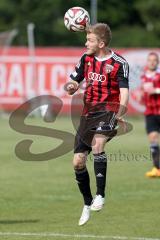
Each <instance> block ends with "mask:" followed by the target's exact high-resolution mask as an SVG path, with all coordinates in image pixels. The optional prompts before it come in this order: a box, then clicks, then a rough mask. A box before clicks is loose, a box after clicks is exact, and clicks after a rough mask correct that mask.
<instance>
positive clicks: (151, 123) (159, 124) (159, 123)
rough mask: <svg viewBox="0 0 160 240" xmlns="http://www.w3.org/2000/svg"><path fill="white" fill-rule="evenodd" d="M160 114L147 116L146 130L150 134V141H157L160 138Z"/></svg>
mask: <svg viewBox="0 0 160 240" xmlns="http://www.w3.org/2000/svg"><path fill="white" fill-rule="evenodd" d="M159 117H160V116H157V115H149V116H146V118H145V122H146V131H147V134H148V139H149V141H150V142H157V143H158V140H159V133H160V119H159Z"/></svg>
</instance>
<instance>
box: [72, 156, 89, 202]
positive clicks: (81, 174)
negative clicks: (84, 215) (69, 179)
mask: <svg viewBox="0 0 160 240" xmlns="http://www.w3.org/2000/svg"><path fill="white" fill-rule="evenodd" d="M86 160H87V152H84V153H75V154H74V158H73V167H74V171H75V176H76V181H77V184H78V187H79V190H80V192H81V194H82V196H83V199H84V204H85V205H87V206H90V205H91V202H92V194H91V189H90V179H89V174H88V170H87V167H86Z"/></svg>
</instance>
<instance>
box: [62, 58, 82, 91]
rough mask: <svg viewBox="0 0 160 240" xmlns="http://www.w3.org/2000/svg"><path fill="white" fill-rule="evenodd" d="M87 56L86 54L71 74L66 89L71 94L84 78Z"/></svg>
mask: <svg viewBox="0 0 160 240" xmlns="http://www.w3.org/2000/svg"><path fill="white" fill-rule="evenodd" d="M85 57H86V54H84V55H83V56H82V57H81V59H80V61H79V63H78V64H77V65H76V67H75V71H74V72H73V73H71V75H70V81H69V82H68V83H67V84H66V85H65V90H66V91H67V92H68V94H69V95H73V94H74V93H75V92H76V91H77V90H78V88H79V84H80V83H81V82H82V81H83V79H84V71H85Z"/></svg>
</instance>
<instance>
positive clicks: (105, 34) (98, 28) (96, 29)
mask: <svg viewBox="0 0 160 240" xmlns="http://www.w3.org/2000/svg"><path fill="white" fill-rule="evenodd" d="M86 32H87V34H88V33H94V34H95V35H96V36H97V38H98V39H99V40H101V41H103V42H104V44H105V46H108V45H109V43H110V41H111V39H112V32H111V29H110V27H109V26H108V24H106V23H96V24H94V25H90V26H88V27H87V29H86Z"/></svg>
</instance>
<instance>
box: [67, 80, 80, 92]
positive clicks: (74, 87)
mask: <svg viewBox="0 0 160 240" xmlns="http://www.w3.org/2000/svg"><path fill="white" fill-rule="evenodd" d="M64 89H65V91H66V92H67V93H68V94H69V95H73V94H74V93H75V92H76V91H77V90H78V83H77V82H74V81H70V82H68V83H66V84H65V86H64Z"/></svg>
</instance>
